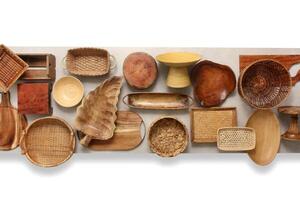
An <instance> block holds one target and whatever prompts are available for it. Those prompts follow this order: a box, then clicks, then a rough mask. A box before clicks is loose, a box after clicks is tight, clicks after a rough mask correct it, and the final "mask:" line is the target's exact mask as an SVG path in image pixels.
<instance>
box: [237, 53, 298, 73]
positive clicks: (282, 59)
mask: <svg viewBox="0 0 300 200" xmlns="http://www.w3.org/2000/svg"><path fill="white" fill-rule="evenodd" d="M265 59H271V60H274V61H277V62H279V63H281V64H282V65H284V66H285V67H286V68H287V70H289V69H290V68H291V67H292V66H293V65H295V64H297V63H300V55H240V71H242V70H243V69H245V68H246V67H247V66H249V65H251V64H252V63H254V62H256V61H258V60H265Z"/></svg>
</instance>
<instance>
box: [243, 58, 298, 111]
mask: <svg viewBox="0 0 300 200" xmlns="http://www.w3.org/2000/svg"><path fill="white" fill-rule="evenodd" d="M299 80H300V76H299V72H298V74H297V75H296V76H295V77H291V75H290V73H289V71H288V70H287V69H286V67H285V66H283V65H282V64H281V63H279V62H277V61H274V60H260V61H257V62H254V63H253V64H251V65H249V66H248V67H246V68H245V69H244V70H243V71H242V73H241V74H240V77H239V84H238V87H239V93H240V95H241V97H242V98H243V99H244V100H245V101H246V102H247V103H248V104H249V105H250V106H252V107H254V108H258V109H270V108H273V107H275V106H278V105H279V104H280V103H281V102H283V101H284V100H285V99H286V98H287V97H288V95H289V93H290V91H291V88H292V87H293V86H294V85H295V84H296V83H297V82H298V81H299Z"/></svg>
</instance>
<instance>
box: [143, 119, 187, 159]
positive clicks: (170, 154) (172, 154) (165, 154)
mask: <svg viewBox="0 0 300 200" xmlns="http://www.w3.org/2000/svg"><path fill="white" fill-rule="evenodd" d="M163 119H173V120H176V121H177V122H178V123H179V124H181V125H182V127H183V129H184V134H185V141H184V148H181V149H180V151H179V152H177V153H162V152H159V151H157V150H155V149H153V148H152V146H153V145H152V142H151V139H150V136H151V129H152V128H153V126H154V125H155V124H156V123H157V122H158V121H160V120H163ZM147 141H148V146H149V147H150V150H151V151H152V152H153V153H156V154H157V155H159V156H161V157H174V156H177V155H178V154H180V153H182V152H184V151H185V150H186V149H187V147H188V143H189V133H188V129H187V128H186V126H185V124H184V123H183V122H182V121H181V120H179V119H178V118H176V117H173V116H170V115H166V116H160V117H158V118H156V119H155V120H154V121H153V122H151V124H150V126H149V128H148V131H147Z"/></svg>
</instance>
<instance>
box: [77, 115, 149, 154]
mask: <svg viewBox="0 0 300 200" xmlns="http://www.w3.org/2000/svg"><path fill="white" fill-rule="evenodd" d="M115 123H116V129H115V132H114V136H113V137H112V138H111V139H109V140H95V139H92V140H91V142H90V143H89V145H88V146H87V148H89V149H91V150H95V151H126V150H131V149H134V148H136V147H137V146H139V145H140V144H141V142H142V141H143V139H144V136H145V135H142V133H141V124H142V123H143V120H142V118H141V117H140V116H139V115H138V114H137V113H135V112H130V111H118V112H117V120H116V122H115ZM144 134H145V133H144ZM83 136H84V134H82V133H79V138H82V137H83Z"/></svg>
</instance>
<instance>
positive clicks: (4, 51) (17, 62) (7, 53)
mask: <svg viewBox="0 0 300 200" xmlns="http://www.w3.org/2000/svg"><path fill="white" fill-rule="evenodd" d="M27 68H28V64H26V63H25V62H24V61H23V60H22V59H21V58H19V57H18V56H17V55H16V54H15V53H14V52H12V51H11V50H10V49H8V48H7V47H6V46H4V45H0V90H1V91H2V92H7V91H8V90H9V88H10V87H11V86H12V85H13V84H14V83H15V82H16V81H17V79H18V78H19V77H20V76H21V75H22V74H23V73H24V72H25V71H26V69H27Z"/></svg>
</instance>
